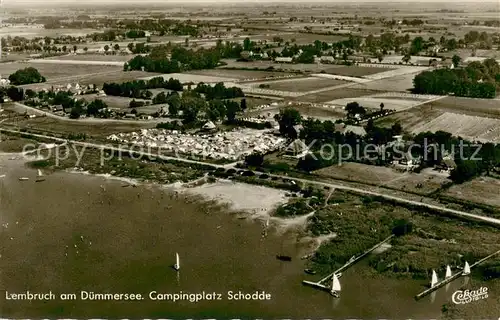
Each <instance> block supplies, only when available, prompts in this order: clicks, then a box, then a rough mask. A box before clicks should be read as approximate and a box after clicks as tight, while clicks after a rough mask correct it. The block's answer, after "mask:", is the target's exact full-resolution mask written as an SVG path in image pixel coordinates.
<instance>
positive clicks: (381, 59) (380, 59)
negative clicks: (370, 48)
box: [377, 53, 384, 62]
mask: <svg viewBox="0 0 500 320" xmlns="http://www.w3.org/2000/svg"><path fill="white" fill-rule="evenodd" d="M377 59H378V62H382V61H383V60H384V55H383V54H382V53H379V54H377Z"/></svg>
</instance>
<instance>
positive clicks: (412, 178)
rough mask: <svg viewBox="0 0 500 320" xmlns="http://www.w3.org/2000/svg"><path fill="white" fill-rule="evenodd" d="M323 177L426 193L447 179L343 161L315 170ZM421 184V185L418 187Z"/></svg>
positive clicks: (437, 187)
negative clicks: (340, 163)
mask: <svg viewBox="0 0 500 320" xmlns="http://www.w3.org/2000/svg"><path fill="white" fill-rule="evenodd" d="M315 173H316V174H319V175H320V176H322V177H325V178H333V179H341V180H351V181H356V182H361V183H368V184H375V185H379V186H385V187H389V188H394V189H398V190H402V191H407V192H415V193H420V194H428V193H430V192H433V191H435V190H437V189H439V188H440V187H441V186H442V184H444V183H446V182H448V181H449V180H448V179H447V178H445V177H442V176H439V175H433V174H425V173H420V174H417V173H410V172H399V171H397V170H394V169H392V168H388V167H380V166H372V165H366V164H361V163H353V162H345V163H342V165H340V166H339V165H333V166H330V167H327V168H323V169H320V170H318V171H316V172H315ZM418 184H422V187H418V188H417V185H418Z"/></svg>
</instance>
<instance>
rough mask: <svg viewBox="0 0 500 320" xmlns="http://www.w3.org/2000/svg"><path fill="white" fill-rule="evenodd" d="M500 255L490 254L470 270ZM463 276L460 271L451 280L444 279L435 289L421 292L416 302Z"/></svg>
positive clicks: (499, 251) (416, 297)
mask: <svg viewBox="0 0 500 320" xmlns="http://www.w3.org/2000/svg"><path fill="white" fill-rule="evenodd" d="M499 253H500V250H498V251H497V252H494V253H492V254H490V255H489V256H487V257H484V258H483V259H481V260H479V261H476V262H475V263H473V264H471V265H470V268H471V269H472V268H473V267H475V266H477V265H479V264H481V263H483V262H484V261H486V260H488V259H490V258H491V257H493V256H494V255H497V254H499ZM463 275H464V274H463V271H459V272H457V273H455V274H454V275H452V276H451V277H449V278H447V279H444V280H442V281H440V282H438V283H436V284H435V285H434V287H431V288H429V289H427V290H425V291H423V292H421V293H419V294H417V295H416V296H415V299H416V300H420V299H422V298H423V297H425V296H426V295H428V294H429V293H431V292H433V291H435V290H437V289H439V288H441V287H442V286H444V285H446V284H448V283H450V282H452V281H453V280H455V279H458V278H460V277H461V276H463Z"/></svg>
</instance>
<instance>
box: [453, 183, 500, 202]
mask: <svg viewBox="0 0 500 320" xmlns="http://www.w3.org/2000/svg"><path fill="white" fill-rule="evenodd" d="M499 190H500V180H498V179H495V178H490V177H479V178H476V179H474V180H472V181H469V182H466V183H464V184H461V185H454V186H452V187H451V188H450V189H448V191H447V192H446V193H445V194H446V195H448V196H451V197H454V198H458V199H463V200H469V201H472V202H479V203H485V204H488V205H491V206H497V207H500V197H499V196H498V192H499Z"/></svg>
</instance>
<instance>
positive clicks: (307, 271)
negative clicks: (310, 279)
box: [304, 269, 316, 274]
mask: <svg viewBox="0 0 500 320" xmlns="http://www.w3.org/2000/svg"><path fill="white" fill-rule="evenodd" d="M304 272H305V273H307V274H316V271H314V270H311V269H304Z"/></svg>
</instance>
